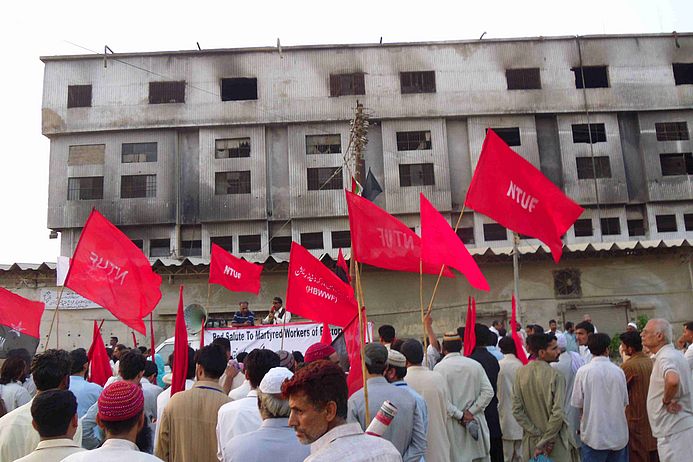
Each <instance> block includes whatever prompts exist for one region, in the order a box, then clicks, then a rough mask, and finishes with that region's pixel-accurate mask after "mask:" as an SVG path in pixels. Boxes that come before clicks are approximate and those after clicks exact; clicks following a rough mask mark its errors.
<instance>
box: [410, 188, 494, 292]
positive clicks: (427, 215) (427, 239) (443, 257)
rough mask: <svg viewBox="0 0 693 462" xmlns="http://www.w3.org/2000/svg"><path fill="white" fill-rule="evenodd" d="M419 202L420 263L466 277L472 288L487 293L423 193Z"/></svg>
mask: <svg viewBox="0 0 693 462" xmlns="http://www.w3.org/2000/svg"><path fill="white" fill-rule="evenodd" d="M420 201H421V203H420V210H421V255H422V258H423V261H424V262H428V263H430V264H432V265H434V266H437V267H438V268H440V267H441V266H442V265H446V266H448V267H450V268H455V269H456V270H457V271H459V272H460V273H462V274H464V275H465V276H466V277H467V280H468V281H469V283H470V284H471V285H472V287H475V288H477V289H479V290H486V291H488V290H489V286H488V282H486V278H485V277H484V275H483V274H482V273H481V270H480V269H479V266H477V264H476V262H475V261H474V258H472V256H471V255H470V254H469V251H468V250H467V248H466V247H465V246H464V243H462V240H461V239H460V238H459V236H457V234H455V231H454V230H453V229H452V227H450V224H449V223H448V221H447V220H446V219H445V217H443V215H441V214H440V212H438V211H437V210H436V209H435V207H433V204H431V203H430V202H429V200H428V199H426V196H424V194H423V193H421V195H420Z"/></svg>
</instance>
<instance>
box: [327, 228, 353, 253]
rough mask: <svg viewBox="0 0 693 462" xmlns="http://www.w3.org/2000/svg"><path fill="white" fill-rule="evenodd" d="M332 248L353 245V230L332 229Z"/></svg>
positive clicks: (343, 247) (345, 247)
mask: <svg viewBox="0 0 693 462" xmlns="http://www.w3.org/2000/svg"><path fill="white" fill-rule="evenodd" d="M331 234H332V248H333V249H340V248H341V249H347V248H349V247H351V232H350V231H332V233H331Z"/></svg>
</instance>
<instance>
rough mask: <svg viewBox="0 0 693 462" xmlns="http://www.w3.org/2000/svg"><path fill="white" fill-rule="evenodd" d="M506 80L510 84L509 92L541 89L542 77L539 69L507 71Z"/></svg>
mask: <svg viewBox="0 0 693 462" xmlns="http://www.w3.org/2000/svg"><path fill="white" fill-rule="evenodd" d="M505 80H506V81H507V83H508V90H539V89H541V76H540V74H539V68H538V67H529V68H525V69H506V70H505Z"/></svg>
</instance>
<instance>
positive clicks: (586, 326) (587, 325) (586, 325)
mask: <svg viewBox="0 0 693 462" xmlns="http://www.w3.org/2000/svg"><path fill="white" fill-rule="evenodd" d="M578 329H583V330H584V331H586V332H587V334H594V324H592V323H591V322H587V321H582V322H579V323H577V325H576V326H575V330H578Z"/></svg>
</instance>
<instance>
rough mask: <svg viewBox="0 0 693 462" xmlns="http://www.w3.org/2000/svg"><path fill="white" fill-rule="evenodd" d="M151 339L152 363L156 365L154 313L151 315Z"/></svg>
mask: <svg viewBox="0 0 693 462" xmlns="http://www.w3.org/2000/svg"><path fill="white" fill-rule="evenodd" d="M149 337H151V338H150V339H149V340H150V348H151V354H152V362H153V363H154V364H156V360H155V359H154V348H156V345H155V343H154V317H153V316H152V313H149Z"/></svg>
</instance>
